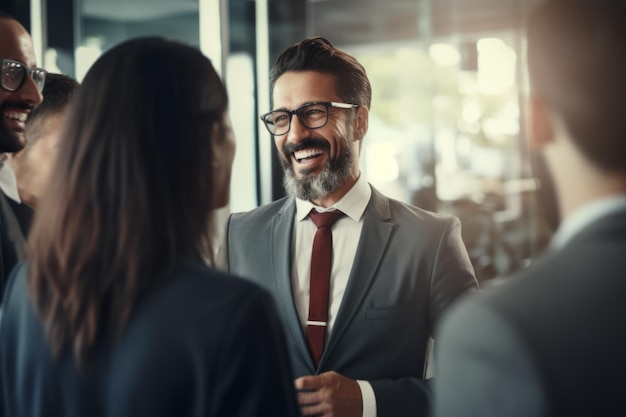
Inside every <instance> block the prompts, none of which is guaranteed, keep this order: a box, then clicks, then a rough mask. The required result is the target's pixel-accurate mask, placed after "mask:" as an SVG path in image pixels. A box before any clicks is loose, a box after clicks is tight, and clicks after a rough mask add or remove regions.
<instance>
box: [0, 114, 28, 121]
mask: <svg viewBox="0 0 626 417" xmlns="http://www.w3.org/2000/svg"><path fill="white" fill-rule="evenodd" d="M4 117H6V118H7V119H13V120H19V121H20V122H26V119H28V115H27V114H26V113H15V112H5V113H4Z"/></svg>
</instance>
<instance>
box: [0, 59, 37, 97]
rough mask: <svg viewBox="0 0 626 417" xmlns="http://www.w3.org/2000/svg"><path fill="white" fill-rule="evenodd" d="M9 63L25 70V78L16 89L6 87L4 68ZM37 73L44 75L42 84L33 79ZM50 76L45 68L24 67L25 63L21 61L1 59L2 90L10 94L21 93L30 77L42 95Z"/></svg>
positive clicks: (0, 77) (0, 78)
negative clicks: (47, 78)
mask: <svg viewBox="0 0 626 417" xmlns="http://www.w3.org/2000/svg"><path fill="white" fill-rule="evenodd" d="M7 62H9V63H11V64H13V65H17V66H18V67H21V68H23V70H24V72H23V74H24V76H23V77H22V79H21V80H20V82H19V83H18V85H17V87H16V88H9V87H8V86H6V85H5V83H4V81H3V80H4V66H5V64H6V63H7ZM35 72H39V73H43V74H44V76H43V79H42V81H41V84H40V83H38V82H37V80H35V78H34V77H33V73H35ZM47 76H48V71H46V70H45V69H44V68H40V67H32V68H31V67H27V66H26V65H24V64H23V63H21V62H20V61H16V60H14V59H9V58H2V59H0V88H2V89H3V90H5V91H8V92H10V93H14V92H16V91H19V89H20V88H22V87H23V86H24V82H25V81H26V77H30V78H31V79H32V80H33V81H34V82H35V85H36V86H37V89H38V90H39V92H40V93H41V91H42V90H43V87H44V85H45V83H46V77H47Z"/></svg>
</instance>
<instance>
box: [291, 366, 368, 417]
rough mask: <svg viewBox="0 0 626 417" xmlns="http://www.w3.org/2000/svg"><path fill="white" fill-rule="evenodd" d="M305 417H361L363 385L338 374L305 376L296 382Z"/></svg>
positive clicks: (328, 373)
mask: <svg viewBox="0 0 626 417" xmlns="http://www.w3.org/2000/svg"><path fill="white" fill-rule="evenodd" d="M294 384H295V387H296V390H297V391H298V403H299V404H300V410H301V411H302V415H303V416H323V417H361V416H362V415H363V398H362V397H361V388H360V387H359V384H358V383H357V382H356V381H355V380H353V379H350V378H346V377H345V376H342V375H339V374H338V373H337V372H324V373H323V374H319V375H315V376H303V377H300V378H298V379H296V380H295V382H294Z"/></svg>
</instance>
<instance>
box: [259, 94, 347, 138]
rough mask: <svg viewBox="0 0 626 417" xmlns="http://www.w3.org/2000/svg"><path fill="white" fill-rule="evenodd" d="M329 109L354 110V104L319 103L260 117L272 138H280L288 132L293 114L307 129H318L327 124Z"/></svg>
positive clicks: (276, 111) (273, 112)
mask: <svg viewBox="0 0 626 417" xmlns="http://www.w3.org/2000/svg"><path fill="white" fill-rule="evenodd" d="M331 107H337V108H340V109H354V108H357V107H359V106H358V105H356V104H347V103H336V102H334V101H321V102H315V103H309V104H305V105H304V106H300V107H298V108H297V109H295V110H274V111H271V112H269V113H265V114H263V115H261V120H262V121H263V123H264V124H265V127H266V128H267V130H268V131H269V132H270V133H271V134H272V135H274V136H281V135H284V134H286V133H287V132H289V129H290V128H291V118H292V116H293V115H294V114H295V115H296V116H298V120H300V123H302V125H303V126H304V127H306V128H308V129H319V128H320V127H324V126H326V123H328V112H329V109H330V108H331Z"/></svg>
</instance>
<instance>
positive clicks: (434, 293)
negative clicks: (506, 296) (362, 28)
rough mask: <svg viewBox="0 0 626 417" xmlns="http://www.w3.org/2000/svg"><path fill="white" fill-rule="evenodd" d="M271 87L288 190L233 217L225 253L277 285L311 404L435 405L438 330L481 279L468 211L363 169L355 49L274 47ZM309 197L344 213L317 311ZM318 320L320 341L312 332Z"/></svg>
mask: <svg viewBox="0 0 626 417" xmlns="http://www.w3.org/2000/svg"><path fill="white" fill-rule="evenodd" d="M271 88H272V98H273V108H274V110H273V111H271V112H269V113H266V114H264V115H262V116H261V120H262V121H263V123H264V124H265V126H266V127H267V129H268V131H269V132H270V134H272V135H273V137H274V141H275V144H276V148H277V150H278V156H279V159H280V161H281V163H282V166H283V168H284V181H283V183H284V186H285V189H286V190H287V193H288V194H289V196H288V197H286V198H283V199H280V200H278V201H275V202H273V203H270V204H268V205H265V206H262V207H259V208H256V209H254V210H252V211H250V212H247V213H236V214H233V215H231V216H230V218H229V221H228V230H227V235H226V236H227V242H226V248H225V253H223V254H222V259H223V260H224V261H226V259H227V262H228V267H229V269H230V271H231V272H233V273H236V274H237V275H240V276H243V277H248V278H249V279H251V280H253V281H255V282H257V283H260V284H261V285H263V286H264V287H265V288H267V289H268V290H270V291H271V292H272V293H273V295H274V298H275V300H276V303H277V305H278V307H279V311H280V313H281V315H282V319H283V323H284V325H285V328H286V334H287V338H288V344H289V354H290V359H291V363H292V368H293V372H294V379H295V381H294V383H295V387H296V389H297V390H298V400H299V403H300V407H301V411H302V414H303V415H305V416H307V415H316V416H340V417H352V416H356V417H361V416H364V417H369V416H378V417H402V416H424V415H427V413H428V410H429V407H430V405H429V403H430V390H429V386H428V385H429V384H428V383H427V381H426V380H425V371H426V363H427V357H428V348H429V341H430V337H431V332H432V329H433V328H434V327H435V324H436V323H437V322H438V320H439V318H440V317H441V315H442V314H443V313H444V311H445V310H446V309H447V308H448V306H449V305H450V304H451V303H452V302H453V301H454V300H455V299H456V298H457V297H458V296H459V295H461V294H462V293H464V292H465V291H466V290H468V289H470V288H474V287H476V286H477V282H476V279H475V277H474V271H473V268H472V265H471V264H470V261H469V257H468V255H467V252H466V249H465V247H464V245H463V242H462V240H461V232H460V222H459V220H458V219H457V218H455V217H451V216H443V215H437V214H434V213H430V212H427V211H425V210H422V209H419V208H417V207H412V206H409V205H407V204H404V203H401V202H399V201H395V200H392V199H389V198H387V197H385V196H384V195H383V194H381V193H380V192H379V191H378V190H376V189H375V188H374V187H372V186H371V185H370V184H368V182H367V180H366V179H365V178H364V176H363V175H361V172H360V170H359V155H360V151H361V147H362V143H363V139H364V136H365V134H366V132H367V127H368V117H369V107H370V101H371V87H370V83H369V80H368V78H367V75H366V73H365V69H364V68H363V66H362V65H361V64H360V63H359V62H358V61H357V60H356V59H355V58H353V57H352V56H350V55H348V54H346V53H345V52H343V51H341V50H339V49H337V48H335V47H333V45H332V44H331V43H330V42H329V41H328V40H326V39H324V38H320V37H315V38H309V39H305V40H304V41H302V42H300V43H298V44H296V45H294V46H292V47H290V48H288V49H287V50H286V51H285V52H283V54H282V55H281V56H280V57H279V58H278V59H277V61H276V63H275V64H274V67H273V69H272V73H271ZM311 209H316V210H317V211H322V212H323V211H332V210H340V211H341V212H343V213H344V215H343V217H341V218H340V219H339V220H337V222H336V223H335V224H334V226H332V241H333V245H332V248H333V249H332V258H333V259H334V261H333V262H332V267H331V273H330V284H329V287H330V291H329V296H328V298H329V300H328V309H327V316H326V317H325V318H323V319H322V320H320V319H317V318H314V317H312V316H309V314H308V313H309V304H310V302H309V288H310V287H309V284H310V281H311V280H310V276H311V271H310V267H311V259H312V254H311V251H312V246H313V243H312V242H313V238H314V235H315V233H316V231H317V227H316V226H315V224H314V223H313V221H312V220H311V218H310V217H309V212H310V211H311ZM315 276H317V275H315ZM313 281H316V280H313ZM324 314H325V315H326V312H324ZM318 328H321V329H322V335H323V336H322V337H323V339H322V342H321V345H322V350H321V353H319V351H320V349H319V348H318V349H316V348H315V347H314V345H315V344H316V343H317V344H318V346H319V342H313V341H308V340H312V339H311V335H312V334H313V332H314V331H316V329H318ZM316 350H317V353H316ZM261 360H262V359H261Z"/></svg>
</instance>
